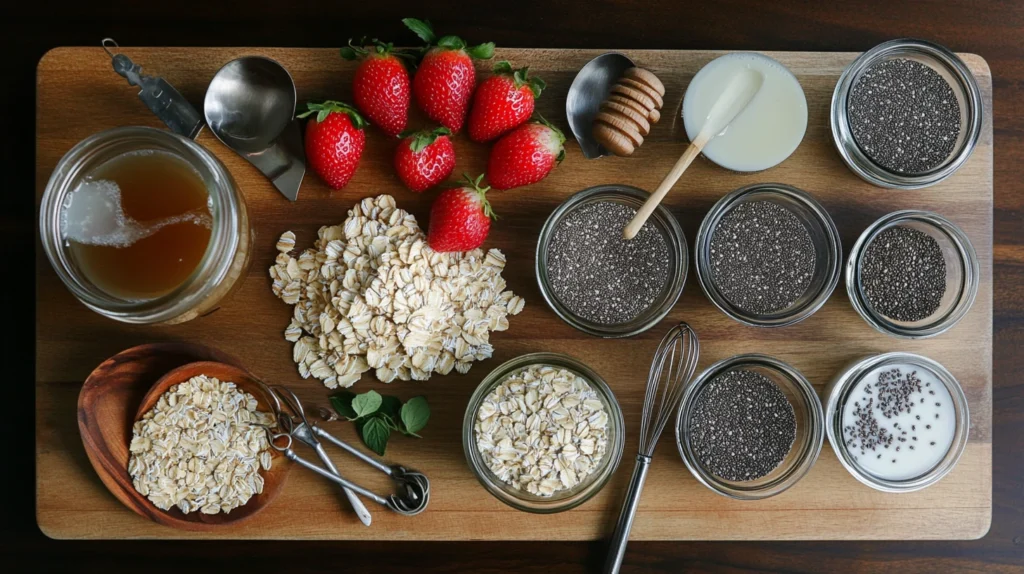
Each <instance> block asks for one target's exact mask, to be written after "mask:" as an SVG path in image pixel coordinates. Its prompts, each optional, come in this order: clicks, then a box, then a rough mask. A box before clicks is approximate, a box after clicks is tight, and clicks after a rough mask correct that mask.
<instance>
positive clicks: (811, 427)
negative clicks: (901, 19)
mask: <svg viewBox="0 0 1024 574" xmlns="http://www.w3.org/2000/svg"><path fill="white" fill-rule="evenodd" d="M734 370H748V371H754V372H755V373H758V374H761V375H764V376H766V377H768V378H769V379H771V380H772V382H774V383H775V384H776V385H778V387H779V389H780V390H782V392H783V394H785V395H786V398H787V399H788V400H789V404H791V405H792V406H793V412H794V414H795V415H796V438H795V439H794V440H793V446H792V448H790V450H789V454H787V455H786V458H785V459H783V460H782V462H781V463H780V464H779V466H777V467H776V468H775V470H773V471H771V472H770V473H768V474H767V475H765V476H762V477H761V478H758V479H755V480H746V481H733V480H726V479H724V478H720V477H718V476H715V475H714V474H712V473H711V472H710V471H709V470H708V469H706V468H705V467H704V463H703V462H702V461H700V460H699V459H698V457H697V455H696V453H695V452H694V450H693V445H692V444H691V442H690V434H689V432H688V431H687V429H689V427H690V420H691V417H692V416H693V412H694V407H695V406H696V403H697V398H698V397H699V396H700V394H701V392H702V391H703V390H704V387H706V386H707V384H708V383H710V382H711V381H713V380H714V379H715V378H716V377H718V376H719V375H722V374H724V373H726V372H729V371H734ZM824 426H825V425H824V413H823V412H822V407H821V401H820V400H819V399H818V395H817V393H815V392H814V387H813V386H811V383H810V382H808V381H807V379H805V378H804V376H803V375H801V374H800V372H799V371H797V370H796V369H794V368H793V367H791V366H789V365H787V364H786V363H783V362H782V361H780V360H778V359H774V358H772V357H769V356H767V355H758V354H749V355H736V356H735V357H731V358H728V359H725V360H722V361H719V362H717V363H715V364H714V365H711V366H710V367H708V368H707V370H705V371H704V372H703V373H701V374H700V376H699V377H697V379H696V380H694V381H693V382H692V383H690V385H689V386H688V387H687V388H686V391H685V392H684V393H683V401H682V403H681V404H680V405H679V413H678V415H677V416H676V446H678V447H679V454H680V455H681V456H682V457H683V462H684V463H686V468H688V469H690V472H691V473H692V474H693V476H694V478H696V479H697V480H698V481H699V482H700V483H701V484H703V485H704V486H706V487H708V488H710V489H711V490H713V491H715V492H717V493H718V494H721V495H723V496H727V497H729V498H735V499H737V500H760V499H762V498H768V497H770V496H775V495H776V494H779V493H780V492H783V491H784V490H786V489H788V488H789V487H791V486H793V485H794V484H796V483H797V482H798V481H799V480H800V479H801V478H803V477H804V475H806V474H807V471H809V470H810V469H811V467H812V466H814V463H815V462H816V461H817V460H818V454H819V453H821V445H822V443H823V440H824V436H825V429H824Z"/></svg>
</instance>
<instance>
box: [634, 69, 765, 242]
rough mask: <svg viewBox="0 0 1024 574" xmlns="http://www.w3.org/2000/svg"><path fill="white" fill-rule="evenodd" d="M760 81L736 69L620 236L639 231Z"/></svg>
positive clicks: (757, 75) (752, 72)
mask: <svg viewBox="0 0 1024 574" xmlns="http://www.w3.org/2000/svg"><path fill="white" fill-rule="evenodd" d="M763 83H764V75H762V74H761V72H759V71H757V70H752V69H749V68H748V69H746V70H743V71H741V72H739V73H737V74H736V75H735V76H733V77H732V78H731V79H730V80H729V83H728V84H726V86H725V90H723V91H722V94H721V95H720V96H718V99H717V100H715V103H714V104H713V105H712V106H711V110H710V111H709V112H708V115H707V118H706V119H705V120H704V125H703V126H702V127H701V128H700V132H698V133H697V137H695V138H693V141H692V142H690V145H689V146H687V147H686V150H685V151H684V152H683V155H682V156H681V157H680V158H679V160H678V161H676V164H675V165H674V166H672V169H671V170H670V171H669V172H668V175H666V176H665V179H663V180H661V184H660V185H659V186H658V189H656V190H654V193H652V194H651V196H650V197H648V198H647V201H645V202H644V204H643V206H642V207H641V208H640V210H639V211H637V212H636V215H635V216H633V219H632V220H630V222H629V223H628V224H627V225H626V227H625V229H623V230H622V237H623V239H633V238H634V237H636V234H637V233H640V229H641V228H642V227H643V226H644V223H647V218H649V217H650V216H651V214H652V213H654V210H655V209H657V207H658V205H659V204H660V203H661V200H662V199H665V195H666V194H668V190H670V189H672V186H673V185H675V184H676V182H677V181H679V178H680V177H681V176H682V175H683V172H684V171H686V168H688V167H690V164H691V163H693V158H695V157H697V156H698V155H700V152H701V151H702V150H703V149H704V146H706V145H707V144H708V142H709V141H711V138H713V137H715V136H716V135H718V134H719V133H722V131H724V130H725V128H727V127H728V126H729V124H730V123H732V121H733V120H734V119H735V118H736V116H737V115H739V113H740V112H742V111H743V110H744V109H746V107H747V105H748V104H749V103H750V101H751V100H752V99H754V96H755V95H756V94H757V92H758V91H759V90H760V89H761V84H763Z"/></svg>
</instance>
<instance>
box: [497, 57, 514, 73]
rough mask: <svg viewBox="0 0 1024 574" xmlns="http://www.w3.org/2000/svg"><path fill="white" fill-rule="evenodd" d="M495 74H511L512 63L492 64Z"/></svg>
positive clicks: (503, 61)
mask: <svg viewBox="0 0 1024 574" xmlns="http://www.w3.org/2000/svg"><path fill="white" fill-rule="evenodd" d="M494 73H495V74H511V73H512V62H509V61H508V60H501V61H500V62H498V63H497V64H494Z"/></svg>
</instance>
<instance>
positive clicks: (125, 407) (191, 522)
mask: <svg viewBox="0 0 1024 574" xmlns="http://www.w3.org/2000/svg"><path fill="white" fill-rule="evenodd" d="M199 374H205V375H207V376H212V377H216V378H218V379H220V380H222V381H230V382H233V383H235V384H236V385H238V387H239V388H240V389H241V390H244V391H245V392H247V393H249V394H251V395H252V396H254V397H255V398H256V400H257V402H258V404H259V406H258V408H259V410H264V411H269V410H271V407H270V401H271V399H270V398H269V397H268V396H267V394H266V393H267V391H266V390H265V387H264V386H262V384H261V383H260V382H259V380H258V379H256V378H255V377H253V376H252V374H250V373H249V372H248V371H246V370H245V369H244V368H242V367H241V366H240V362H239V361H238V360H237V359H235V358H234V357H231V356H229V355H225V354H223V353H221V352H219V351H216V350H214V349H210V348H208V347H203V346H201V345H192V344H185V343H164V344H155V345H142V346H139V347H133V348H131V349H128V350H126V351H123V352H121V353H119V354H117V355H115V356H114V357H112V358H110V359H108V360H106V361H104V362H103V363H102V364H101V365H100V366H99V367H97V368H96V370H95V371H93V372H92V374H90V375H89V378H87V379H86V381H85V384H84V385H83V386H82V391H81V393H80V394H79V396H78V426H79V430H80V431H81V434H82V443H83V445H84V446H85V450H86V453H87V454H88V456H89V460H90V462H92V465H93V468H94V469H95V470H96V473H97V474H98V475H99V477H100V480H102V481H103V484H104V485H106V487H107V488H108V489H109V490H110V492H111V493H112V494H113V495H114V496H115V497H116V498H117V499H118V500H120V501H121V502H122V503H123V504H124V505H125V506H127V507H128V508H130V509H132V510H133V511H135V512H136V513H138V514H139V515H141V516H145V517H146V518H149V519H150V520H153V521H154V522H157V523H159V524H163V525H166V526H170V527H172V528H178V529H181V530H190V531H202V530H211V529H215V528H218V527H222V526H226V525H228V524H234V523H238V522H241V521H243V520H247V519H249V518H251V517H252V516H254V515H255V514H257V513H258V512H259V511H260V510H262V509H263V508H264V507H266V506H267V505H268V504H270V503H271V502H272V501H273V500H274V499H275V498H276V497H277V495H278V494H280V492H281V490H282V489H283V487H284V484H285V479H286V478H287V476H288V470H289V468H290V467H291V465H289V464H287V462H286V460H285V459H284V457H283V456H281V455H280V453H278V452H277V451H275V450H271V451H270V452H271V455H272V456H273V464H272V465H271V468H270V470H269V471H262V470H261V471H260V472H261V474H262V475H263V480H264V485H263V492H262V493H260V494H257V495H254V496H253V497H252V498H250V499H249V501H248V502H247V503H246V504H244V505H243V506H240V507H238V508H236V509H234V510H232V511H231V513H229V514H224V513H218V514H203V513H201V512H192V513H189V514H185V513H183V512H181V510H179V509H178V508H177V507H174V508H171V509H170V510H161V509H159V508H157V507H156V506H155V505H154V504H153V503H152V502H150V501H149V499H148V498H146V497H145V496H143V495H141V494H139V492H138V491H136V490H135V487H134V486H133V485H132V479H131V477H130V476H129V474H128V459H129V457H130V452H129V451H128V446H129V444H130V443H131V438H132V426H133V425H134V423H135V421H137V420H138V419H139V418H141V417H142V415H144V414H145V413H146V412H148V411H149V410H150V409H152V408H153V406H154V405H155V404H156V402H157V400H159V398H160V396H161V395H163V393H164V392H166V391H167V389H169V388H170V387H172V386H174V385H176V384H178V383H181V382H185V381H187V380H188V379H190V378H192V377H193V376H196V375H199ZM154 381H155V382H154ZM136 405H138V407H137V408H136Z"/></svg>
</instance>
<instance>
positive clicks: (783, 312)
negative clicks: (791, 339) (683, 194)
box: [694, 183, 843, 327]
mask: <svg viewBox="0 0 1024 574" xmlns="http://www.w3.org/2000/svg"><path fill="white" fill-rule="evenodd" d="M751 201H771V202H773V203H775V204H777V205H780V206H782V207H784V208H786V209H787V210H788V211H789V212H790V213H792V214H793V215H795V216H796V217H797V219H799V220H800V222H801V223H803V225H804V227H805V228H807V232H808V234H810V237H811V242H812V243H813V244H814V254H815V258H814V274H813V276H812V277H811V283H810V284H809V285H808V286H807V289H806V290H805V291H804V293H803V295H801V296H800V297H799V298H798V299H797V300H796V301H794V302H793V304H792V305H790V306H789V307H786V308H785V309H780V310H779V311H776V312H774V313H770V314H765V315H758V314H754V313H749V312H747V311H744V310H742V309H740V308H739V307H738V306H736V305H733V304H732V303H730V302H729V300H728V299H726V298H725V296H724V295H723V294H722V292H721V291H720V289H719V287H718V285H716V284H715V277H714V272H713V270H712V268H711V239H712V238H713V237H714V235H715V230H716V229H717V228H718V224H719V223H720V222H721V221H722V218H723V217H725V216H726V215H727V214H728V213H729V212H730V211H732V210H733V209H734V208H735V207H736V206H738V205H740V204H743V203H747V202H751ZM842 249H843V247H842V244H841V242H840V240H839V231H838V230H837V229H836V225H835V223H833V222H832V218H831V217H829V215H828V212H827V211H825V208H824V207H822V205H821V204H820V203H818V202H817V200H815V199H814V198H813V197H811V195H810V194H809V193H807V192H806V191H803V190H800V189H797V188H795V187H791V186H788V185H784V184H780V183H759V184H755V185H751V186H748V187H743V188H740V189H737V190H736V191H733V192H732V193H729V194H728V195H726V196H725V197H723V198H722V199H720V200H718V203H716V204H715V205H713V206H712V207H711V210H710V211H708V214H707V215H706V216H705V217H704V221H703V222H701V224H700V229H698V230H697V242H696V246H695V247H694V250H695V252H696V253H695V258H696V260H697V279H698V280H699V281H700V286H701V289H703V290H704V294H705V295H707V297H708V299H710V300H711V302H712V303H714V304H715V306H716V307H718V308H719V309H720V310H721V311H722V312H723V313H725V314H726V315H728V316H730V317H732V318H733V319H735V320H737V321H739V322H740V323H743V324H744V325H750V326H753V327H785V326H787V325H792V324H794V323H799V322H800V321H803V320H804V319H806V318H808V317H810V316H811V315H813V314H814V312H815V311H817V310H818V309H820V308H821V306H822V305H824V304H825V301H827V300H828V297H829V295H831V294H832V290H833V289H835V287H836V285H837V284H838V283H839V275H840V271H841V268H842Z"/></svg>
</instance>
